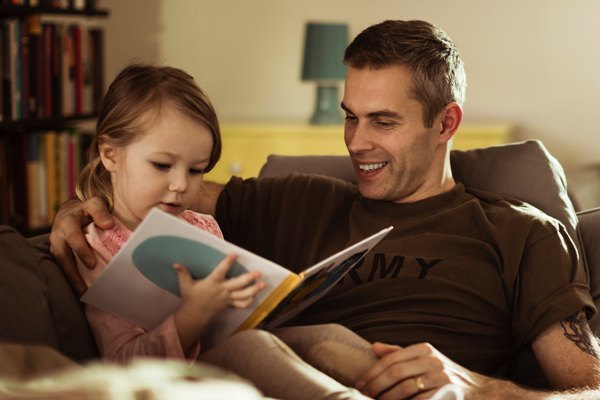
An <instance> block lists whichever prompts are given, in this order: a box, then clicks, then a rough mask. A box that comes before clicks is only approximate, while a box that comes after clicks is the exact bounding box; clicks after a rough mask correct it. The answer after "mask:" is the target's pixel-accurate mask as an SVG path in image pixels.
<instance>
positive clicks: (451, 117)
mask: <svg viewBox="0 0 600 400" xmlns="http://www.w3.org/2000/svg"><path fill="white" fill-rule="evenodd" d="M462 114H463V112H462V108H461V107H460V106H459V105H458V103H455V102H452V103H448V104H446V106H445V107H444V109H443V110H442V113H441V123H442V124H441V128H442V129H441V131H440V140H441V141H443V142H447V141H449V140H450V139H452V138H453V137H454V134H455V133H456V131H457V130H458V127H459V126H460V122H461V121H462Z"/></svg>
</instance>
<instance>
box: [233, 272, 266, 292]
mask: <svg viewBox="0 0 600 400" xmlns="http://www.w3.org/2000/svg"><path fill="white" fill-rule="evenodd" d="M261 277H262V274H261V273H260V272H258V271H255V272H247V273H245V274H242V275H240V276H236V277H235V278H231V279H229V280H227V282H225V287H227V288H228V289H229V290H231V291H234V290H239V289H243V288H245V287H246V286H248V285H250V284H251V283H253V282H257V281H258V280H259V279H260V278H261Z"/></svg>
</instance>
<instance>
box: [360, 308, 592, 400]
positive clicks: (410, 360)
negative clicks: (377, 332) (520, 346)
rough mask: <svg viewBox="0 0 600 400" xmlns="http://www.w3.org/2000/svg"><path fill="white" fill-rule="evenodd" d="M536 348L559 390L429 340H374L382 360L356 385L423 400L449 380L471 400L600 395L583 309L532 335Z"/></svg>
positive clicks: (384, 399) (385, 395)
mask: <svg viewBox="0 0 600 400" xmlns="http://www.w3.org/2000/svg"><path fill="white" fill-rule="evenodd" d="M532 349H533V351H534V353H535V355H536V358H537V359H538V362H539V364H540V367H541V368H542V370H543V371H544V374H545V375H546V378H547V379H548V381H549V382H550V384H551V385H552V386H553V387H555V388H556V389H558V390H559V391H554V392H550V391H538V390H530V389H526V388H523V387H520V386H518V385H515V384H514V383H512V382H509V381H505V380H501V379H495V378H489V377H486V376H483V375H480V374H477V373H475V372H472V371H469V370H467V369H466V368H463V367H461V366H460V365H458V364H456V363H455V362H453V361H451V360H450V359H448V358H446V357H445V356H444V355H443V354H441V353H440V352H439V351H437V350H436V349H435V348H433V347H432V346H431V345H429V344H425V343H420V344H416V345H413V346H409V347H406V348H400V347H398V346H390V345H384V344H381V343H376V344H374V345H373V352H374V353H375V355H376V356H378V357H379V358H380V360H379V362H378V363H377V364H376V365H375V366H374V367H373V368H371V369H370V370H369V371H367V372H366V373H365V374H364V376H363V377H362V378H361V379H360V380H359V382H358V383H357V388H359V389H361V391H363V392H364V393H365V394H367V395H369V396H371V397H376V398H377V399H379V400H388V399H389V400H392V399H395V400H399V399H408V398H411V399H425V398H429V397H431V395H432V394H433V393H434V392H435V391H436V390H437V389H439V388H440V387H442V386H443V385H445V384H447V383H453V384H455V385H457V386H459V387H461V388H462V389H463V391H464V392H465V398H466V399H467V400H471V399H473V400H474V399H486V400H495V399H497V400H503V399H514V400H520V399H523V400H576V399H586V400H600V360H599V357H598V355H599V354H600V347H599V346H598V340H597V338H595V337H594V335H593V334H592V332H591V330H590V327H589V324H588V323H587V320H586V318H585V313H584V312H583V311H580V312H578V313H577V314H575V315H573V316H571V317H569V318H566V319H565V320H563V321H560V322H557V323H556V324H554V325H552V326H551V327H550V328H548V329H547V330H546V331H544V332H543V333H542V334H540V335H539V336H538V337H537V338H536V339H534V341H533V343H532Z"/></svg>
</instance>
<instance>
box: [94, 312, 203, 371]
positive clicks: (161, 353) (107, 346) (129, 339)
mask: <svg viewBox="0 0 600 400" xmlns="http://www.w3.org/2000/svg"><path fill="white" fill-rule="evenodd" d="M86 315H87V318H88V321H89V323H90V326H91V327H92V330H93V331H94V336H95V338H96V344H97V345H98V349H99V350H100V353H101V354H102V357H103V358H104V359H105V360H109V361H119V362H126V361H128V360H131V359H132V358H134V357H139V356H148V357H164V358H177V359H183V358H187V359H188V360H190V361H194V360H196V358H197V357H198V354H200V344H199V343H198V342H197V343H196V344H195V345H194V346H193V347H192V348H191V349H190V351H189V352H188V353H187V354H185V353H184V351H183V349H182V348H181V343H180V342H179V335H178V333H177V328H176V327H175V321H174V319H173V316H172V315H171V316H170V317H169V318H167V319H166V320H165V321H164V322H163V323H162V324H160V325H158V326H157V327H156V328H154V329H152V330H150V331H145V330H144V329H142V328H141V327H139V326H136V325H133V324H132V323H129V322H127V321H125V320H123V319H121V318H118V317H116V316H114V315H112V314H109V313H107V312H104V311H102V310H99V309H97V308H95V307H92V306H86Z"/></svg>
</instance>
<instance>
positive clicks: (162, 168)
mask: <svg viewBox="0 0 600 400" xmlns="http://www.w3.org/2000/svg"><path fill="white" fill-rule="evenodd" d="M152 165H153V166H154V168H156V169H157V170H159V171H165V170H167V169H169V168H171V165H169V164H165V163H159V162H153V163H152Z"/></svg>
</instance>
